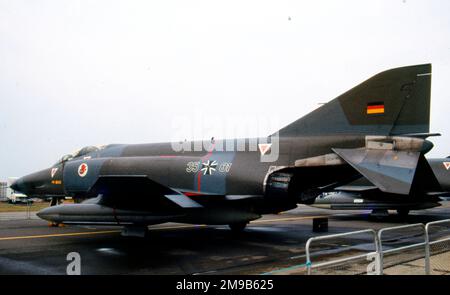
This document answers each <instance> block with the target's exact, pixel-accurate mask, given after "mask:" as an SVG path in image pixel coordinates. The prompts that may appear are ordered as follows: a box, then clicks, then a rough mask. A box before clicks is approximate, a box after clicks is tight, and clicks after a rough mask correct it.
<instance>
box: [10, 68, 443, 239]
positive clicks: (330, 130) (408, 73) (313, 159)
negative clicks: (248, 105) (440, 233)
mask: <svg viewBox="0 0 450 295" xmlns="http://www.w3.org/2000/svg"><path fill="white" fill-rule="evenodd" d="M430 87H431V65H430V64H425V65H416V66H409V67H402V68H396V69H391V70H388V71H385V72H382V73H380V74H377V75H375V76H374V77H372V78H370V79H368V80H367V81H365V82H363V83H361V84H360V85H358V86H356V87H354V88H353V89H351V90H349V91H347V92H346V93H344V94H342V95H340V96H338V97H337V98H335V99H334V100H332V101H330V102H329V103H327V104H325V105H323V106H321V107H320V108H318V109H316V110H314V111H313V112H311V113H309V114H308V115H306V116H304V117H302V118H301V119H299V120H297V121H295V122H293V123H292V124H289V125H288V126H286V127H284V128H282V129H280V130H279V131H278V132H276V133H274V134H272V135H269V136H267V137H265V138H248V139H231V140H214V139H212V140H210V141H203V142H202V141H194V142H190V141H185V142H179V143H177V142H175V143H155V144H111V145H106V146H100V147H97V146H89V147H85V148H83V149H81V150H79V151H78V152H77V153H75V154H70V155H66V156H64V157H62V158H61V160H60V161H58V163H56V164H55V165H53V166H52V167H50V168H48V169H45V170H42V171H39V172H36V173H33V174H30V175H27V176H24V177H22V178H20V179H18V180H17V181H16V182H15V183H14V184H13V186H12V188H13V189H14V190H17V191H21V192H23V193H25V194H27V195H28V196H31V197H41V198H48V197H53V198H59V197H63V196H71V197H73V198H74V199H76V200H84V201H83V202H81V203H79V204H67V205H58V206H52V207H49V208H46V209H43V210H42V211H40V212H39V213H38V216H40V217H41V218H43V219H46V220H49V221H51V222H57V223H65V224H97V225H120V226H123V227H124V234H125V235H138V236H139V235H143V234H145V232H146V230H147V227H148V226H149V225H152V224H158V223H164V222H181V223H192V224H210V225H222V224H224V225H229V227H230V228H231V229H232V230H235V231H241V230H243V229H244V228H245V226H246V225H247V224H248V223H249V222H250V221H252V220H255V219H257V218H260V217H261V215H263V214H273V213H279V212H282V211H286V210H290V209H293V208H295V207H296V206H297V204H309V205H311V204H314V203H315V202H316V203H319V200H320V198H321V197H322V196H323V195H324V194H326V193H336V192H339V193H346V194H349V195H350V196H351V197H353V198H354V199H356V198H355V195H356V194H363V195H364V198H365V196H366V194H367V195H370V196H371V198H372V197H373V198H374V199H376V200H378V198H379V199H380V200H388V202H391V200H392V202H395V203H396V204H405V206H402V207H398V208H405V209H406V208H410V207H411V206H412V207H413V208H426V207H429V206H430V205H429V204H433V205H434V204H436V201H437V200H436V199H435V197H436V196H438V195H439V194H441V193H443V192H444V191H446V190H447V189H448V182H447V183H446V186H447V187H442V186H441V184H440V183H439V181H438V180H437V179H436V177H435V176H434V175H435V174H434V173H433V172H432V169H431V167H430V165H429V164H428V162H427V161H426V159H425V158H424V154H425V153H427V152H428V151H429V150H430V149H431V148H432V147H433V144H432V143H431V142H430V141H428V140H426V138H427V137H429V136H431V135H433V134H431V133H429V116H430ZM294 105H295V103H293V106H294ZM361 178H362V179H363V180H364V181H366V182H367V183H368V185H365V186H361V185H359V187H357V188H356V186H355V185H354V182H355V181H357V180H358V179H361ZM345 186H347V189H345ZM317 198H319V200H318V201H316V199H317ZM358 198H363V197H358ZM394 200H395V201H394ZM395 208H397V207H395Z"/></svg>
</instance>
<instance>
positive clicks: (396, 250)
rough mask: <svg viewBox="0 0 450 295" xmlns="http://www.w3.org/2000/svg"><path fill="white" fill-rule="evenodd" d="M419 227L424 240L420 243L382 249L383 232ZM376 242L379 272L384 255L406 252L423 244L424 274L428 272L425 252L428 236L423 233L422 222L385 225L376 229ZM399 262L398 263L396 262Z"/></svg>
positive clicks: (381, 268) (382, 267)
mask: <svg viewBox="0 0 450 295" xmlns="http://www.w3.org/2000/svg"><path fill="white" fill-rule="evenodd" d="M416 228H417V229H420V231H421V234H422V235H423V239H424V241H423V242H421V243H414V244H410V245H406V246H401V247H395V248H393V249H389V250H384V251H383V234H384V233H386V232H393V231H394V232H395V231H397V232H398V231H401V230H408V229H416ZM378 242H379V243H380V245H379V247H378V249H379V251H380V252H379V256H380V274H383V273H384V268H385V267H384V264H385V263H384V257H385V255H386V254H395V253H399V252H400V253H401V252H406V251H407V250H414V249H417V248H418V247H421V246H423V247H424V258H425V274H429V273H430V271H429V267H428V266H429V263H428V262H427V259H429V255H427V253H426V251H427V250H426V249H427V247H426V245H427V244H428V236H427V235H426V233H425V225H423V224H422V223H416V224H408V225H401V226H394V227H387V228H382V229H380V230H379V231H378ZM398 264H400V263H398Z"/></svg>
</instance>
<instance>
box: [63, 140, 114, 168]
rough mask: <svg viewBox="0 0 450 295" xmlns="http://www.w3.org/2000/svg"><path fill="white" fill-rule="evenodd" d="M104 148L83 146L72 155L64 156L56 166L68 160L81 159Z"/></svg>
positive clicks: (102, 146)
mask: <svg viewBox="0 0 450 295" xmlns="http://www.w3.org/2000/svg"><path fill="white" fill-rule="evenodd" d="M105 147H106V146H105V145H98V146H94V145H90V146H85V147H84V148H81V149H78V150H76V151H75V152H73V153H72V154H67V155H64V156H63V157H62V158H61V159H60V160H59V161H58V162H57V163H56V164H61V163H64V162H67V161H69V160H72V159H74V158H78V157H82V156H85V155H87V154H90V153H92V152H97V151H100V150H102V149H104V148H105Z"/></svg>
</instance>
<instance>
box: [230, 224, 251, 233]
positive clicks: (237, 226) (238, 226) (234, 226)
mask: <svg viewBox="0 0 450 295" xmlns="http://www.w3.org/2000/svg"><path fill="white" fill-rule="evenodd" d="M246 226H247V222H238V223H231V224H229V225H228V227H229V228H230V229H231V231H232V232H234V233H240V232H243V231H244V229H245V227H246Z"/></svg>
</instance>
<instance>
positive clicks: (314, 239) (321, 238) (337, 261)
mask: <svg viewBox="0 0 450 295" xmlns="http://www.w3.org/2000/svg"><path fill="white" fill-rule="evenodd" d="M361 234H370V235H372V237H373V243H374V245H375V253H379V251H378V241H377V240H378V236H377V233H376V232H375V230H373V229H365V230H358V231H352V232H347V233H341V234H334V235H326V236H319V237H312V238H310V239H308V241H307V242H306V253H305V254H306V269H307V273H308V275H310V274H311V270H312V268H319V267H325V266H331V265H338V264H340V263H343V262H348V261H354V260H358V259H362V258H366V257H368V255H372V254H373V252H370V253H367V254H359V255H354V256H351V257H347V258H341V259H335V260H332V261H326V262H321V263H317V264H314V265H313V264H312V262H311V251H310V247H311V243H312V242H317V241H324V240H331V239H335V238H342V237H348V236H355V235H361Z"/></svg>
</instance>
